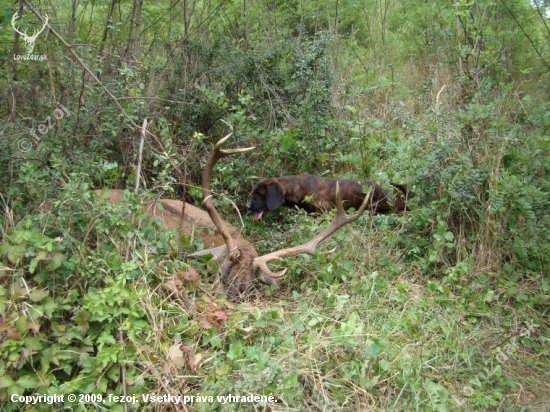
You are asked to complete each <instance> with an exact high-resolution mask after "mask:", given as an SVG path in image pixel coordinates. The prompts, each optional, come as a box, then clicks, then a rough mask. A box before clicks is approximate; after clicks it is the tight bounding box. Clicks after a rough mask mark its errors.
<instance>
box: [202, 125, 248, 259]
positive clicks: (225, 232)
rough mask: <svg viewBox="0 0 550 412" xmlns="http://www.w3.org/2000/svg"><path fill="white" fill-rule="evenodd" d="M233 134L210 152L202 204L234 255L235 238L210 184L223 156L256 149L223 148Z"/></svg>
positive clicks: (203, 177)
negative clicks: (217, 207) (216, 166)
mask: <svg viewBox="0 0 550 412" xmlns="http://www.w3.org/2000/svg"><path fill="white" fill-rule="evenodd" d="M232 135H233V133H229V134H228V135H227V136H225V137H224V138H222V139H220V140H219V141H218V142H217V143H216V145H215V146H214V150H213V151H212V153H211V154H210V157H209V158H208V160H207V161H206V165H205V166H204V170H203V172H202V206H203V207H204V208H205V209H206V211H207V212H208V215H209V216H210V219H212V222H213V223H214V225H215V226H216V228H217V229H218V230H219V232H220V233H221V235H222V236H223V239H224V240H225V244H226V245H227V249H228V252H229V253H230V256H232V254H233V253H234V252H235V251H236V246H235V242H234V240H233V238H232V237H231V233H230V230H229V229H228V227H227V224H226V223H225V222H224V221H223V219H222V218H221V216H220V214H219V213H218V211H217V209H216V207H215V206H214V202H213V201H212V190H211V185H210V180H211V176H212V169H213V168H214V165H215V164H216V162H217V161H218V160H219V159H221V158H223V157H226V156H229V155H232V154H235V153H243V152H247V151H249V150H252V149H254V147H246V148H241V149H222V148H221V147H222V145H223V144H224V143H225V142H226V141H227V140H228V139H229V138H230V137H231V136H232ZM233 256H234V255H233ZM234 257H236V256H234Z"/></svg>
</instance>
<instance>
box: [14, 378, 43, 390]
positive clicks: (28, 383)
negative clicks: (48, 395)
mask: <svg viewBox="0 0 550 412" xmlns="http://www.w3.org/2000/svg"><path fill="white" fill-rule="evenodd" d="M16 384H17V385H19V386H21V387H22V388H25V389H33V388H36V387H37V386H38V385H39V384H40V382H39V381H38V379H37V378H36V377H35V376H31V375H26V376H22V377H21V378H19V379H17V382H16Z"/></svg>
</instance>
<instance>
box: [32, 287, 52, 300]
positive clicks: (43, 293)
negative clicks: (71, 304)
mask: <svg viewBox="0 0 550 412" xmlns="http://www.w3.org/2000/svg"><path fill="white" fill-rule="evenodd" d="M48 295H49V292H48V291H47V290H40V289H33V291H32V292H31V294H30V296H29V299H30V300H32V301H33V302H35V303H37V302H40V301H41V300H42V299H44V298H46V297H47V296H48Z"/></svg>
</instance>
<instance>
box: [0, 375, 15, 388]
mask: <svg viewBox="0 0 550 412" xmlns="http://www.w3.org/2000/svg"><path fill="white" fill-rule="evenodd" d="M14 384H15V382H14V381H13V379H12V378H10V377H9V376H0V389H1V388H9V387H10V386H13V385H14Z"/></svg>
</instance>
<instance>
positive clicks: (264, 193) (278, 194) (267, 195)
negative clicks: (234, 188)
mask: <svg viewBox="0 0 550 412" xmlns="http://www.w3.org/2000/svg"><path fill="white" fill-rule="evenodd" d="M284 203H285V192H284V190H283V186H282V185H281V184H280V183H279V182H277V181H276V180H275V179H264V180H262V181H261V182H260V183H259V184H258V186H256V189H254V192H253V193H252V199H250V201H249V202H248V203H247V204H246V207H247V208H248V209H249V210H251V211H252V212H254V213H255V216H254V220H260V219H261V218H262V217H263V215H264V213H266V212H268V211H270V210H275V209H277V208H278V207H280V206H282V205H283V204H284Z"/></svg>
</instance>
